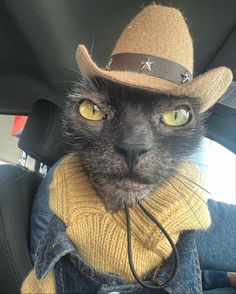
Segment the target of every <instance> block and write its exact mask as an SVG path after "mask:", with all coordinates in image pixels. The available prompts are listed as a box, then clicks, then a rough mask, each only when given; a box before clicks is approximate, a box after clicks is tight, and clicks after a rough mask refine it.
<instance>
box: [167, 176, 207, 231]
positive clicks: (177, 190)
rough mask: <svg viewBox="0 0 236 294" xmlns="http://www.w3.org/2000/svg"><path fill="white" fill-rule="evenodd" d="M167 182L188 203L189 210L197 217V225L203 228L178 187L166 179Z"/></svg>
mask: <svg viewBox="0 0 236 294" xmlns="http://www.w3.org/2000/svg"><path fill="white" fill-rule="evenodd" d="M167 182H168V183H169V185H171V187H172V188H173V189H174V190H175V191H176V192H177V193H178V194H179V195H180V197H181V198H182V199H183V200H184V202H185V203H186V204H187V205H188V207H189V208H190V210H191V211H192V213H193V215H194V216H195V218H196V219H197V221H198V223H199V225H200V226H201V228H203V226H202V224H201V222H200V220H199V218H198V217H197V215H196V211H195V210H194V209H193V207H192V206H191V205H190V203H188V201H187V200H186V199H185V197H184V196H183V195H182V194H181V193H180V191H179V189H178V188H177V187H176V186H175V185H174V184H173V183H171V181H169V180H167Z"/></svg>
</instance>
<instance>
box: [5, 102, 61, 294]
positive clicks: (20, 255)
mask: <svg viewBox="0 0 236 294" xmlns="http://www.w3.org/2000/svg"><path fill="white" fill-rule="evenodd" d="M60 124H61V110H60V108H59V107H58V106H56V105H55V104H53V103H51V102H49V101H46V100H39V101H37V102H36V103H35V104H34V106H33V108H32V111H31V113H30V115H29V118H28V120H27V123H26V126H25V128H24V131H23V133H22V136H21V138H20V141H19V147H20V148H21V149H22V150H24V151H25V152H26V154H28V155H30V156H31V157H33V158H34V159H36V160H38V162H41V163H44V164H46V165H47V166H48V167H50V166H51V165H53V164H54V162H56V161H57V160H58V159H59V158H61V157H62V156H63V155H64V150H63V147H62V144H61V142H62V137H61V128H60ZM41 179H42V176H41V175H40V174H39V173H38V172H37V171H30V170H28V169H27V168H24V167H22V166H14V165H2V166H0V293H19V292H20V287H21V285H22V282H23V280H24V278H25V277H26V276H27V274H28V273H29V271H30V270H31V268H32V263H31V259H30V255H29V231H30V215H31V210H32V204H33V201H34V196H35V194H36V191H37V188H38V185H39V184H40V182H41Z"/></svg>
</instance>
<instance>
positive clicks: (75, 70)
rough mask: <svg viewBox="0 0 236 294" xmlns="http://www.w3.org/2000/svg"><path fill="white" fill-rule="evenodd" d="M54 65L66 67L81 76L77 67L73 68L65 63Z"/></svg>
mask: <svg viewBox="0 0 236 294" xmlns="http://www.w3.org/2000/svg"><path fill="white" fill-rule="evenodd" d="M56 66H57V67H62V68H64V69H68V70H70V71H72V72H74V73H76V74H77V75H78V76H79V77H81V73H80V72H79V71H78V70H77V69H75V68H72V67H69V66H67V65H56Z"/></svg>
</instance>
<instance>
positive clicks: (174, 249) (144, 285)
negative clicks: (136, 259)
mask: <svg viewBox="0 0 236 294" xmlns="http://www.w3.org/2000/svg"><path fill="white" fill-rule="evenodd" d="M138 205H139V207H140V208H141V209H142V210H143V212H144V213H145V215H146V216H147V217H148V218H149V219H150V220H151V221H152V222H153V223H154V224H156V225H157V226H158V228H159V229H160V230H161V231H162V233H163V234H164V235H165V237H166V238H167V240H168V242H169V243H170V245H171V247H172V249H173V252H174V257H175V264H174V269H173V272H172V274H171V276H170V278H169V279H168V280H167V281H166V282H165V283H164V284H162V285H158V284H157V282H156V283H154V284H153V285H151V284H147V283H145V282H144V281H143V280H142V279H141V278H140V277H139V276H138V274H137V272H136V270H135V268H134V263H133V257H132V245H131V221H130V214H129V208H128V206H127V204H126V203H125V212H126V221H127V243H128V259H129V266H130V269H131V272H132V274H133V276H134V278H135V279H136V281H137V282H138V283H139V284H141V285H142V286H143V287H145V288H149V289H164V288H166V287H167V286H169V285H170V283H171V282H172V281H173V279H174V278H175V277H176V274H177V271H178V267H179V254H178V250H177V248H176V246H175V244H174V242H173V240H172V239H171V237H170V235H169V234H168V233H167V231H166V230H165V229H164V227H163V226H162V225H161V224H160V223H159V221H158V220H157V219H156V218H155V217H154V216H153V215H152V214H151V213H150V212H149V211H148V210H147V209H146V208H145V207H144V206H143V205H142V204H141V203H138ZM154 278H155V276H154ZM153 280H155V279H153Z"/></svg>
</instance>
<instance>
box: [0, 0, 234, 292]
mask: <svg viewBox="0 0 236 294" xmlns="http://www.w3.org/2000/svg"><path fill="white" fill-rule="evenodd" d="M149 3H150V0H149V1H144V0H129V1H109V0H101V1H99V4H98V1H95V0H92V1H85V0H83V1H82V0H70V1H66V0H50V1H48V0H41V1H30V0H21V1H15V0H0V32H1V46H0V64H1V68H0V90H1V95H0V113H1V114H19V115H20V114H30V115H29V119H28V121H27V124H26V127H25V129H24V131H23V134H22V136H21V138H20V141H19V147H20V148H21V149H22V150H24V151H25V152H26V153H27V154H29V155H30V156H32V157H33V158H35V159H36V160H38V161H40V162H43V163H44V164H46V165H47V166H49V167H50V166H52V165H53V163H54V162H56V161H57V160H58V159H59V158H60V157H61V156H63V154H64V150H63V146H62V137H61V132H60V128H58V125H59V126H60V121H61V108H63V103H64V97H65V96H66V94H67V91H68V90H69V89H70V88H71V86H72V84H73V82H74V81H76V80H77V79H78V77H79V72H78V70H77V66H76V62H75V52H76V47H77V45H78V44H79V43H84V44H86V46H87V47H88V48H90V49H91V50H90V52H91V54H92V55H93V58H94V60H96V61H97V63H98V64H99V65H101V66H104V65H105V64H106V61H107V59H108V57H109V54H110V53H111V52H112V49H113V46H114V43H115V40H116V39H117V38H118V36H119V34H120V33H121V31H122V29H123V27H124V26H125V25H126V24H127V22H128V21H129V20H130V19H131V18H132V17H133V16H134V15H135V14H137V12H138V11H139V10H140V8H141V7H142V5H147V4H149ZM158 3H161V4H164V5H170V6H174V7H177V8H180V9H181V11H183V13H184V15H185V16H186V19H187V22H188V24H189V27H190V32H191V34H192V36H193V40H194V48H195V76H197V75H199V74H201V73H202V72H204V71H206V70H207V69H211V68H214V67H216V66H221V65H225V66H228V67H229V68H231V69H232V71H233V74H234V80H236V77H235V75H236V54H235V52H236V44H235V43H236V42H235V39H236V1H235V0H225V1H222V0H205V1H199V0H191V1H189V0H175V1H170V0H166V1H165V0H159V1H158ZM235 97H236V84H235V83H234V82H233V83H232V85H231V87H230V89H229V90H228V92H227V94H226V95H225V96H224V97H223V98H222V99H221V101H220V103H217V104H216V105H215V106H214V107H213V109H212V110H211V113H212V114H211V115H210V117H209V119H208V137H209V138H210V139H213V140H215V141H217V142H219V143H221V144H222V145H224V146H225V147H227V148H228V149H229V150H231V151H233V152H234V153H235V152H236V137H235V120H236V109H235ZM55 146H56V147H55ZM0 174H1V179H0V236H1V237H0V260H1V264H0V293H6V292H7V293H17V292H19V289H20V285H21V283H22V280H23V279H24V277H25V276H26V274H27V273H28V271H29V270H30V268H31V266H32V265H31V261H30V258H29V254H28V250H27V248H28V237H29V217H30V208H31V206H32V202H33V197H34V195H35V192H36V190H37V187H38V184H39V183H40V180H41V178H40V176H39V175H38V174H36V173H34V172H30V171H27V170H26V169H22V168H20V167H19V166H18V167H15V166H5V167H3V166H0ZM12 183H14V185H13V184H12ZM9 228H10V229H9Z"/></svg>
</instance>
